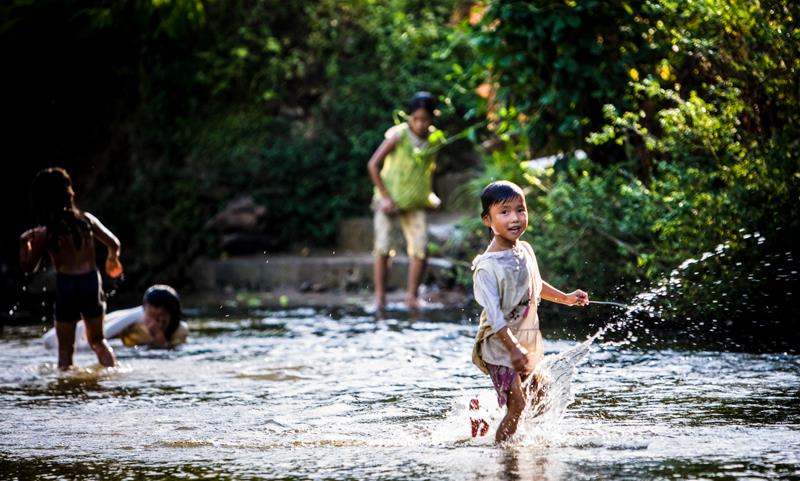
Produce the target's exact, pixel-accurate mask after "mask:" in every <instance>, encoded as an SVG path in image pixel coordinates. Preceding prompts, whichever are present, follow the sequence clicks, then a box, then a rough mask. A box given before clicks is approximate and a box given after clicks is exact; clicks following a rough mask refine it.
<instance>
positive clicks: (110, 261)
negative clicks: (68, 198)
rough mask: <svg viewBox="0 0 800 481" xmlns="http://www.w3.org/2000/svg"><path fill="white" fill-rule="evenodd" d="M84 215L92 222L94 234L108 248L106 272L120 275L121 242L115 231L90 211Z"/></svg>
mask: <svg viewBox="0 0 800 481" xmlns="http://www.w3.org/2000/svg"><path fill="white" fill-rule="evenodd" d="M84 215H85V216H86V217H87V218H88V219H89V221H90V222H91V224H92V234H94V236H95V238H96V239H97V240H99V241H100V242H102V243H103V244H104V245H105V246H106V248H107V249H108V257H106V273H108V275H109V276H111V277H119V276H120V275H122V264H121V263H120V261H119V253H120V247H121V245H120V242H119V239H117V236H115V235H114V233H113V232H111V231H110V230H108V228H107V227H106V226H104V225H103V223H102V222H100V220H99V219H98V218H97V217H95V216H93V215H92V214H90V213H88V212H84Z"/></svg>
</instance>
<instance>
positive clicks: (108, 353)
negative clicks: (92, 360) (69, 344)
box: [83, 314, 117, 367]
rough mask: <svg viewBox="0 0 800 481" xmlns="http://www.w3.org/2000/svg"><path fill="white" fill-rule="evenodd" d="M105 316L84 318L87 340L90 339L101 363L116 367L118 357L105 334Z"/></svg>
mask: <svg viewBox="0 0 800 481" xmlns="http://www.w3.org/2000/svg"><path fill="white" fill-rule="evenodd" d="M103 317H104V316H103V315H102V314H101V315H100V316H99V317H90V318H84V319H83V323H84V324H85V325H86V340H87V341H89V346H91V348H92V351H94V353H95V354H97V361H98V362H100V364H101V365H103V366H105V367H114V366H115V365H116V364H117V358H116V357H115V356H114V351H113V350H112V349H111V346H109V345H108V341H106V338H105V336H104V335H103Z"/></svg>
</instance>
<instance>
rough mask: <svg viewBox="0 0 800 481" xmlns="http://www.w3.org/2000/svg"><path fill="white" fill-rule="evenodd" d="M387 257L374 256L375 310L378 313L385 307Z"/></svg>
mask: <svg viewBox="0 0 800 481" xmlns="http://www.w3.org/2000/svg"><path fill="white" fill-rule="evenodd" d="M388 263H389V256H387V255H376V256H375V308H376V309H377V310H378V311H381V310H383V309H384V308H385V307H386V272H387V270H388V269H387V264H388Z"/></svg>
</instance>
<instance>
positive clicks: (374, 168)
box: [367, 135, 399, 214]
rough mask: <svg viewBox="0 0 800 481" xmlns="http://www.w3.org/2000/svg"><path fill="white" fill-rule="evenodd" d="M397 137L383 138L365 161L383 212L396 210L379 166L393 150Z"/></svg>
mask: <svg viewBox="0 0 800 481" xmlns="http://www.w3.org/2000/svg"><path fill="white" fill-rule="evenodd" d="M398 139H399V137H398V136H397V135H395V136H392V137H389V138H388V139H384V141H383V142H382V143H381V145H380V146H379V147H378V149H377V150H376V151H375V153H373V154H372V157H370V159H369V162H367V170H369V176H370V178H371V179H372V183H373V184H375V187H377V188H378V192H379V193H380V195H381V205H380V209H381V210H382V211H383V213H384V214H392V213H394V212H395V211H396V210H397V207H396V206H395V205H394V200H392V196H391V195H389V191H388V190H386V186H385V185H383V180H381V167H383V161H384V160H385V159H386V156H387V155H389V153H390V152H391V151H392V150H394V148H395V146H396V145H397V141H398Z"/></svg>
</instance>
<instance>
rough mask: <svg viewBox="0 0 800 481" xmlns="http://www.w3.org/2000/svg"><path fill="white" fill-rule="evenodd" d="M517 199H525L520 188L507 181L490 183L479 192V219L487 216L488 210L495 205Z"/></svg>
mask: <svg viewBox="0 0 800 481" xmlns="http://www.w3.org/2000/svg"><path fill="white" fill-rule="evenodd" d="M517 197H522V198H523V199H524V198H525V194H524V193H523V192H522V189H521V188H520V186H518V185H517V184H515V183H513V182H509V181H507V180H498V181H495V182H492V183H491V184H489V185H487V186H486V187H484V188H483V191H482V192H481V206H482V207H483V210H482V211H481V219H482V218H484V217H486V216H487V215H489V209H491V208H492V206H493V205H495V204H500V203H503V202H505V201H507V200H511V199H515V198H517Z"/></svg>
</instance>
